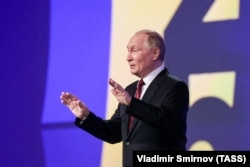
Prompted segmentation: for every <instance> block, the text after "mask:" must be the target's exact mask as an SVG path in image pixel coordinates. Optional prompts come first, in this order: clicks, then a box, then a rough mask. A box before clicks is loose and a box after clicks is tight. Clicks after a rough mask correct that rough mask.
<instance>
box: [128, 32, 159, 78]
mask: <svg viewBox="0 0 250 167" xmlns="http://www.w3.org/2000/svg"><path fill="white" fill-rule="evenodd" d="M147 38H148V36H147V35H146V34H143V33H138V34H135V35H134V36H133V37H132V38H131V39H130V40H129V43H128V46H127V48H128V55H127V61H128V64H129V66H130V72H131V73H132V74H134V75H136V76H138V77H140V78H144V77H145V76H146V75H147V74H149V73H150V72H151V71H152V70H153V64H154V60H153V58H154V56H153V50H152V49H151V47H150V46H149V43H148V42H147Z"/></svg>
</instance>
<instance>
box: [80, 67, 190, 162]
mask: <svg viewBox="0 0 250 167" xmlns="http://www.w3.org/2000/svg"><path fill="white" fill-rule="evenodd" d="M136 85H137V82H134V83H132V84H130V85H129V86H128V87H127V88H126V90H127V91H128V92H129V93H130V95H131V96H133V95H134V93H135V91H136ZM188 105H189V92H188V88H187V85H186V84H185V83H184V82H182V81H180V80H179V79H177V78H175V77H173V76H171V75H169V73H168V71H167V69H164V70H163V71H162V72H161V73H160V74H158V76H157V77H156V78H155V79H154V80H153V81H152V83H151V84H150V85H149V87H148V89H147V90H146V92H145V94H144V96H143V98H142V100H138V99H136V98H132V100H131V104H130V105H129V106H126V105H123V104H119V105H118V108H117V110H116V111H115V113H114V114H113V116H112V118H111V119H110V120H103V119H101V118H99V117H97V116H96V115H95V114H94V113H92V112H91V113H90V115H89V116H88V117H87V119H86V120H85V121H84V122H83V123H82V124H80V122H81V121H80V120H79V119H76V121H75V124H76V125H77V126H79V127H80V128H82V129H84V130H85V131H87V132H89V133H91V134H92V135H94V136H96V137H97V138H99V139H101V140H104V141H106V142H109V143H117V142H121V141H122V142H123V166H124V167H132V166H133V165H132V164H133V160H132V156H133V151H135V150H136V151H143V150H186V141H187V140H186V118H187V111H188ZM129 115H132V116H134V117H135V119H134V121H133V126H132V130H130V131H128V121H129Z"/></svg>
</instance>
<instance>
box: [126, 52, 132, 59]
mask: <svg viewBox="0 0 250 167" xmlns="http://www.w3.org/2000/svg"><path fill="white" fill-rule="evenodd" d="M131 60H132V57H131V53H130V52H128V53H127V61H131Z"/></svg>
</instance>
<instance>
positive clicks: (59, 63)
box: [0, 0, 250, 167]
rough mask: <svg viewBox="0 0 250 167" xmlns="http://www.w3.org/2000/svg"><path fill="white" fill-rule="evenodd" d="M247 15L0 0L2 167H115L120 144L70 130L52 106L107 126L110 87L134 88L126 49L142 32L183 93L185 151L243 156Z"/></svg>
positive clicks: (215, 1) (239, 8)
mask: <svg viewBox="0 0 250 167" xmlns="http://www.w3.org/2000/svg"><path fill="white" fill-rule="evenodd" d="M249 10H250V2H248V1H244V0H241V1H240V0H230V1H229V0H203V1H200V0H193V1H183V0H157V1H152V0H143V1H142V0H126V1H125V0H124V1H115V0H113V1H112V0H85V1H82V0H37V1H32V0H24V1H18V0H1V1H0V19H1V20H0V28H1V31H0V37H1V38H0V54H1V61H0V64H1V65H0V69H1V73H0V76H1V82H0V87H1V90H2V92H1V94H0V97H1V103H0V107H1V109H2V110H1V112H0V127H1V138H0V166H4V167H13V166H17V167H34V166H35V167H58V166H63V167H72V166H86V167H100V166H102V167H119V166H121V144H116V145H111V144H107V143H103V142H102V141H101V140H99V139H96V138H94V137H93V136H91V135H89V134H87V133H86V132H84V131H82V130H80V129H78V128H76V127H75V126H74V124H73V122H74V119H75V118H74V116H73V115H72V114H71V113H70V111H69V110H68V109H67V108H66V107H65V106H63V105H62V104H61V103H60V98H59V96H60V94H61V92H62V91H69V92H72V93H74V94H76V95H77V96H78V97H79V98H81V99H82V100H83V101H84V102H85V103H86V104H87V105H88V106H89V108H90V109H91V111H93V112H94V113H96V114H97V115H99V116H100V117H102V118H110V116H111V115H112V114H113V112H114V110H115V109H116V106H117V101H116V99H115V98H114V97H113V96H112V94H111V92H110V87H109V86H108V79H109V78H110V77H111V78H113V79H114V80H116V81H117V82H119V83H121V84H122V85H123V86H124V87H125V86H126V85H128V84H129V83H130V82H132V81H135V80H136V79H137V78H136V77H135V76H132V75H131V74H130V73H129V68H128V65H127V62H126V54H127V49H126V46H127V42H128V40H129V38H130V37H131V36H132V35H133V33H134V32H136V31H137V30H140V29H154V30H156V31H158V32H159V33H160V34H161V35H162V36H163V37H164V39H165V41H166V59H165V64H166V66H167V67H168V69H169V71H170V73H172V74H173V75H176V76H178V77H179V78H181V79H182V80H184V81H185V82H186V83H187V84H188V86H189V89H190V109H189V113H188V131H187V136H188V143H187V149H188V150H249V149H250V143H249V141H250V130H249V128H248V126H249V122H250V112H249V108H250V103H249V99H250V87H249V85H250V75H249V71H250V66H249V61H250V57H249V56H250V31H249V29H250V12H249Z"/></svg>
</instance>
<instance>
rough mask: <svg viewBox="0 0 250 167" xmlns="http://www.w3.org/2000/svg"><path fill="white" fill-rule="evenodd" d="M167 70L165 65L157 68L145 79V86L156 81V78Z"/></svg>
mask: <svg viewBox="0 0 250 167" xmlns="http://www.w3.org/2000/svg"><path fill="white" fill-rule="evenodd" d="M164 68H165V65H164V63H162V65H161V66H160V67H158V68H156V69H155V70H154V71H152V72H151V73H149V74H148V75H147V76H146V77H144V78H143V81H144V83H145V85H149V84H150V83H151V82H152V81H153V80H154V79H155V77H156V76H157V75H158V74H159V73H160V72H161V71H162V70H163V69H164Z"/></svg>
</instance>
